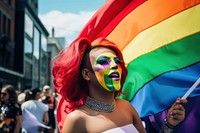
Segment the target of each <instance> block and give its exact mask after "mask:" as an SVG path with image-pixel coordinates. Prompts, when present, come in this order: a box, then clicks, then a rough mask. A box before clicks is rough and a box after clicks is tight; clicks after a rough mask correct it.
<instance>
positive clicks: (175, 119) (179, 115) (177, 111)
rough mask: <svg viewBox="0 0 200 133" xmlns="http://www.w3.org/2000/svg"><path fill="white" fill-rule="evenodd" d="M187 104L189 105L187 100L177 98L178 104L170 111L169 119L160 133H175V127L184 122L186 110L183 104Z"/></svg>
mask: <svg viewBox="0 0 200 133" xmlns="http://www.w3.org/2000/svg"><path fill="white" fill-rule="evenodd" d="M185 103H187V100H186V99H180V98H177V100H176V102H175V103H174V104H173V105H172V107H171V108H170V109H169V111H168V114H167V118H166V119H165V121H164V124H163V126H162V129H161V131H160V133H173V130H174V128H175V126H177V125H178V124H179V123H181V122H182V121H183V120H184V118H185V109H184V107H183V104H185Z"/></svg>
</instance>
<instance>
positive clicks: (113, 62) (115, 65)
mask: <svg viewBox="0 0 200 133" xmlns="http://www.w3.org/2000/svg"><path fill="white" fill-rule="evenodd" d="M110 66H111V67H110V68H111V69H117V68H118V64H117V63H115V61H111V64H110Z"/></svg>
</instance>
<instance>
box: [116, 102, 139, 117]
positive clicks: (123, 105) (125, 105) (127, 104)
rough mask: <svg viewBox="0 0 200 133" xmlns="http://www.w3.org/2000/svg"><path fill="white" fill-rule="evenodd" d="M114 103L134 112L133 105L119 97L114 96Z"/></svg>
mask: <svg viewBox="0 0 200 133" xmlns="http://www.w3.org/2000/svg"><path fill="white" fill-rule="evenodd" d="M116 103H117V104H118V105H119V106H120V107H123V108H126V109H127V110H129V111H130V112H131V113H132V114H136V113H137V112H136V110H135V108H134V107H133V105H131V104H130V102H129V101H127V100H124V99H120V98H116Z"/></svg>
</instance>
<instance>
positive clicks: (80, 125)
mask: <svg viewBox="0 0 200 133" xmlns="http://www.w3.org/2000/svg"><path fill="white" fill-rule="evenodd" d="M85 130H86V129H85V115H84V113H83V112H82V111H80V110H75V111H73V112H71V113H69V114H68V115H67V117H66V119H65V122H64V125H63V129H62V132H63V133H68V132H77V133H79V132H83V131H85Z"/></svg>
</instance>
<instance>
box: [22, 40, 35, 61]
mask: <svg viewBox="0 0 200 133" xmlns="http://www.w3.org/2000/svg"><path fill="white" fill-rule="evenodd" d="M24 53H25V56H26V57H27V58H29V59H30V60H32V57H33V56H32V55H33V48H32V43H31V41H29V40H28V39H27V38H25V43H24Z"/></svg>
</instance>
